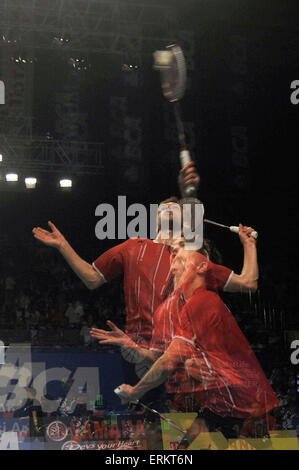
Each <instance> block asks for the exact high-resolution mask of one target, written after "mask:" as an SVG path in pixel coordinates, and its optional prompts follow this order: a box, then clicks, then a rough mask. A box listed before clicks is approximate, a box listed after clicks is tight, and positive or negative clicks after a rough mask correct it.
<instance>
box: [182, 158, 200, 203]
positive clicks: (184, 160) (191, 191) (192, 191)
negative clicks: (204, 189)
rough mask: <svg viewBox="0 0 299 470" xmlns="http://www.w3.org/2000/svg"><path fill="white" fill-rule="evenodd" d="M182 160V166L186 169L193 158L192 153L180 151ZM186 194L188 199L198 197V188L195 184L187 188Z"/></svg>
mask: <svg viewBox="0 0 299 470" xmlns="http://www.w3.org/2000/svg"><path fill="white" fill-rule="evenodd" d="M180 160H181V166H182V168H184V166H185V165H186V164H187V163H188V162H190V161H191V156H190V152H189V150H181V151H180ZM185 192H186V194H187V196H188V197H191V196H196V195H197V191H196V187H195V186H193V184H189V185H188V186H187V187H186V188H185Z"/></svg>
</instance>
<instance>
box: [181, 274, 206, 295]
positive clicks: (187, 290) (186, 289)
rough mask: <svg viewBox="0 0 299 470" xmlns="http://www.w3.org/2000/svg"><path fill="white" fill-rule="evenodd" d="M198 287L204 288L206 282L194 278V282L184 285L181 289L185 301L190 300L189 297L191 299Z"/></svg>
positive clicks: (199, 278)
mask: <svg viewBox="0 0 299 470" xmlns="http://www.w3.org/2000/svg"><path fill="white" fill-rule="evenodd" d="M199 287H202V288H204V289H205V288H206V281H205V279H204V278H202V277H196V278H195V279H194V281H192V282H190V283H189V284H185V285H184V286H183V289H182V290H183V295H184V298H185V300H188V299H190V297H192V295H193V293H194V292H195V291H196V289H198V288H199Z"/></svg>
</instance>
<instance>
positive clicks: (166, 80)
mask: <svg viewBox="0 0 299 470" xmlns="http://www.w3.org/2000/svg"><path fill="white" fill-rule="evenodd" d="M153 55H154V60H155V64H154V68H155V69H157V70H160V72H161V84H162V91H163V95H164V97H165V98H166V99H167V100H168V101H169V102H170V103H173V108H174V114H175V119H176V125H177V130H178V138H179V142H180V146H181V151H180V160H181V166H182V168H183V167H184V166H185V165H186V163H187V162H189V161H190V160H191V157H190V153H189V151H188V149H187V144H186V136H185V131H184V125H183V121H182V118H181V112H180V105H179V100H180V99H182V98H183V96H184V93H185V89H186V79H187V73H186V63H185V58H184V54H183V51H182V49H181V48H180V47H179V46H177V45H176V44H171V45H170V46H167V47H166V50H165V51H156V52H154V54H153ZM196 193H197V191H196V187H195V186H194V185H192V184H190V185H188V186H187V188H186V194H187V196H194V197H195V196H196Z"/></svg>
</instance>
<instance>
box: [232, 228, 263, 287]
mask: <svg viewBox="0 0 299 470" xmlns="http://www.w3.org/2000/svg"><path fill="white" fill-rule="evenodd" d="M253 231H254V229H253V228H252V227H245V226H243V225H242V224H240V225H239V237H240V240H241V243H242V245H243V249H244V261H243V268H242V271H241V274H235V273H233V275H232V276H231V279H230V281H229V283H228V285H227V286H226V289H225V290H226V291H227V292H242V291H243V292H244V291H251V292H255V291H256V290H257V287H258V278H259V269H258V261H257V249H256V239H255V238H254V237H251V236H250V233H251V232H253Z"/></svg>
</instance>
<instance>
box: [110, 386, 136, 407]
mask: <svg viewBox="0 0 299 470" xmlns="http://www.w3.org/2000/svg"><path fill="white" fill-rule="evenodd" d="M114 393H115V394H116V395H117V396H119V397H120V398H128V395H127V394H126V392H125V391H124V390H123V389H122V388H121V387H116V388H115V389H114ZM138 401H139V400H130V403H135V404H137V403H138Z"/></svg>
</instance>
